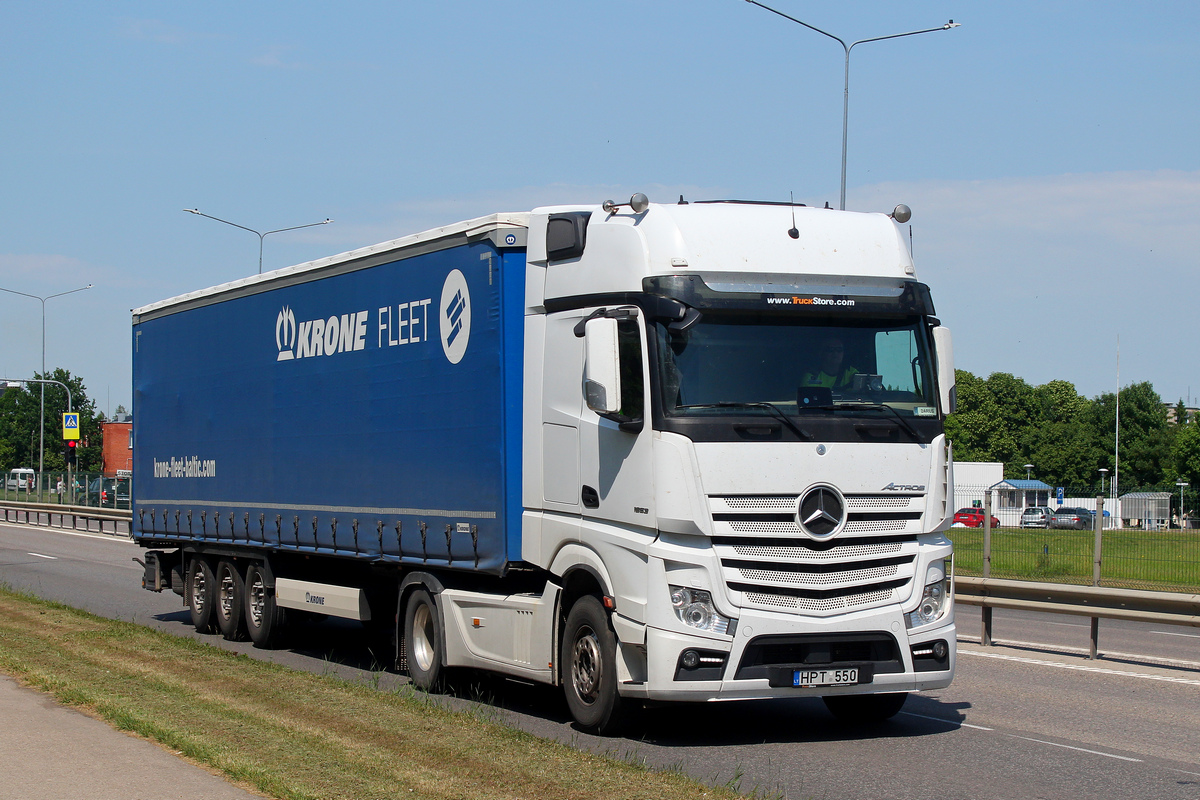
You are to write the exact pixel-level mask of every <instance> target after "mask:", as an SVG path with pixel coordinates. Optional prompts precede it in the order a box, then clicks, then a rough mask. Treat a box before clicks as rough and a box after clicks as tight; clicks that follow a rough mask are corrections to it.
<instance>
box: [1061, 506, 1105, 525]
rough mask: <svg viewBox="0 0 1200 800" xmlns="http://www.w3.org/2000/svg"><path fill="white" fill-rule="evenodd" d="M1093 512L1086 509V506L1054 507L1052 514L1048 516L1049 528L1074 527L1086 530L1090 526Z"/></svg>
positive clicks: (1093, 515)
mask: <svg viewBox="0 0 1200 800" xmlns="http://www.w3.org/2000/svg"><path fill="white" fill-rule="evenodd" d="M1095 516H1096V515H1095V514H1093V513H1092V512H1091V511H1088V510H1087V509H1086V508H1072V507H1070V506H1062V507H1061V508H1058V509H1055V511H1054V516H1052V517H1050V527H1051V528H1074V529H1076V530H1081V531H1083V530H1087V529H1088V528H1090V527H1092V520H1093V519H1094V518H1095Z"/></svg>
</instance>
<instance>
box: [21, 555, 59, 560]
mask: <svg viewBox="0 0 1200 800" xmlns="http://www.w3.org/2000/svg"><path fill="white" fill-rule="evenodd" d="M25 555H27V556H37V557H38V558H48V559H50V560H51V561H58V556H44V555H42V554H41V553H26V554H25Z"/></svg>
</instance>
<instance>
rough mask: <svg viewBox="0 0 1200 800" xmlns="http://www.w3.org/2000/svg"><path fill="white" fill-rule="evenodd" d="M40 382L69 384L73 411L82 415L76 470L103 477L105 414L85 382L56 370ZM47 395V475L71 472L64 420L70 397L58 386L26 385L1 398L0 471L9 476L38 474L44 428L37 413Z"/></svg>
mask: <svg viewBox="0 0 1200 800" xmlns="http://www.w3.org/2000/svg"><path fill="white" fill-rule="evenodd" d="M34 377H35V378H37V379H39V380H52V381H58V382H59V383H63V384H66V385H67V386H68V387H70V389H71V408H70V410H71V411H73V412H76V413H78V414H79V447H78V448H77V449H76V453H77V455H76V462H77V463H76V464H75V465H74V466H73V467H72V469H75V470H77V471H79V472H99V471H100V470H101V462H102V459H103V452H104V431H103V429H102V428H101V427H100V423H101V422H103V421H104V414H103V413H97V411H96V403H95V401H93V400H92V399H91V398H89V397H88V395H87V388H86V387H85V386H84V385H83V381H82V380H81V379H79V378H77V377H75V376H73V375H71V373H70V372H69V371H67V370H65V369H62V368H59V369H55V370H53V371H51V372H49V373H48V374H46V375H45V376H44V377H43V376H42V375H41V374H37V373H35V374H34ZM43 386H44V387H45V389H46V406H45V416H44V418H43V419H44V420H45V425H46V428H45V430H46V445H45V462H44V466H43V470H44V471H45V472H62V471H65V470H66V469H67V459H66V447H65V446H64V444H63V438H62V415H63V413H64V412H66V411H67V410H68V409H67V392H66V390H65V389H63V387H61V386H58V385H56V384H53V383H47V384H40V383H26V384H24V385H22V386H19V387H8V388H6V389H2V390H0V391H3V394H0V467H2V468H3V470H4V472H5V473H7V472H8V470H10V469H12V468H13V467H29V468H31V469H35V470H36V469H37V468H38V450H39V438H40V426H39V425H38V409H39V406H40V398H41V391H42V387H43Z"/></svg>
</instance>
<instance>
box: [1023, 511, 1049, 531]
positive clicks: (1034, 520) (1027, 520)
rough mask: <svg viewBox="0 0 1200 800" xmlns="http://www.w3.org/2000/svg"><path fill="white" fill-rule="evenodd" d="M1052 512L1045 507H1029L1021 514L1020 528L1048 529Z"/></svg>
mask: <svg viewBox="0 0 1200 800" xmlns="http://www.w3.org/2000/svg"><path fill="white" fill-rule="evenodd" d="M1053 516H1054V511H1053V510H1051V509H1049V508H1046V506H1030V507H1029V508H1027V509H1025V510H1024V511H1022V512H1021V527H1022V528H1049V527H1050V518H1051V517H1053Z"/></svg>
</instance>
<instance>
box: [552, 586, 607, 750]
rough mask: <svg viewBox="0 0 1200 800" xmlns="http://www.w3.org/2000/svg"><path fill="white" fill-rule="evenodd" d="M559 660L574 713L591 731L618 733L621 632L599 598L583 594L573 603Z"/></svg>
mask: <svg viewBox="0 0 1200 800" xmlns="http://www.w3.org/2000/svg"><path fill="white" fill-rule="evenodd" d="M559 663H560V664H561V665H562V669H563V676H562V682H563V693H564V694H565V695H566V698H567V706H568V707H569V708H570V709H571V716H572V717H574V718H575V721H576V722H578V723H579V724H580V725H581V726H582V727H584V728H586V729H587V730H589V731H594V732H596V733H598V734H601V735H608V734H611V733H614V732H615V731H616V730H617V729H618V727H619V726H620V722H621V714H622V708H621V695H620V694H619V693H618V691H617V635H616V633H614V632H613V629H612V626H611V625H609V622H608V614H607V613H606V612H605V610H604V606H602V605H601V604H600V601H599V600H597V599H596V598H595V597H592V596H591V595H587V596H584V597H581V598H579V599H578V600H576V601H575V605H573V606H571V611H570V613H569V614H567V627H566V631H565V632H564V634H563V640H562V654H561V658H560V659H559Z"/></svg>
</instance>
